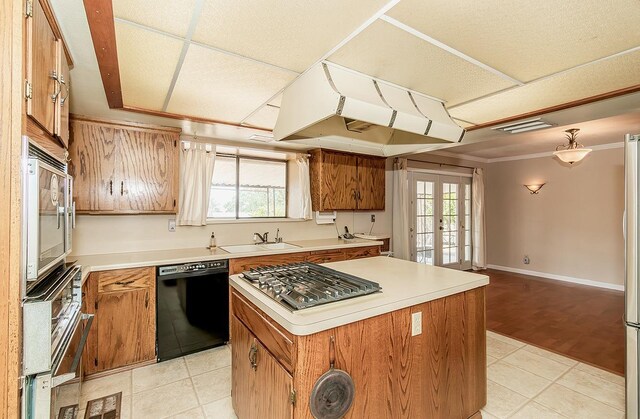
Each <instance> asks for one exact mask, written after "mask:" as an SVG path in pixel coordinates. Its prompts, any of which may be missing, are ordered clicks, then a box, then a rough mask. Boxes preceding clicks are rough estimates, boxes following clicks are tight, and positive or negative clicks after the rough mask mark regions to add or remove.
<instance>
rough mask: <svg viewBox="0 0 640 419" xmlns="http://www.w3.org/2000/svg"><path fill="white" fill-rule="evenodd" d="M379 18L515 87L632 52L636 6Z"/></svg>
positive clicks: (415, 1)
mask: <svg viewBox="0 0 640 419" xmlns="http://www.w3.org/2000/svg"><path fill="white" fill-rule="evenodd" d="M387 15H389V16H391V17H393V18H394V19H397V20H399V21H401V22H402V23H405V24H407V25H409V26H411V27H413V28H415V29H417V30H418V31H420V32H423V33H424V34H426V35H428V36H430V37H432V38H435V39H437V40H438V41H440V42H443V43H445V44H447V45H449V46H450V47H453V48H455V49H457V50H459V51H461V52H464V53H465V54H467V55H469V56H471V57H473V58H475V59H477V60H480V61H481V62H483V63H485V64H487V65H490V66H492V67H494V68H496V69H498V70H500V71H502V72H504V73H506V74H508V75H510V76H512V77H515V78H516V79H519V80H521V81H530V80H532V79H535V78H538V77H541V76H544V75H548V74H552V73H555V72H558V71H561V70H566V69H568V68H571V67H574V66H576V65H580V64H584V63H586V62H590V61H593V60H596V59H598V58H602V57H605V56H609V55H612V54H615V53H617V52H620V51H624V50H627V49H630V48H633V47H636V46H638V45H640V25H638V22H639V21H640V2H638V1H637V0H616V1H602V0H562V1H557V0H539V1H531V0H512V1H504V0H482V1H478V0H456V1H424V0H402V1H401V2H400V3H399V4H398V5H397V6H395V7H394V8H393V9H391V10H390V11H389V12H388V13H387Z"/></svg>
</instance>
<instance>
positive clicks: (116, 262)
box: [69, 238, 383, 275]
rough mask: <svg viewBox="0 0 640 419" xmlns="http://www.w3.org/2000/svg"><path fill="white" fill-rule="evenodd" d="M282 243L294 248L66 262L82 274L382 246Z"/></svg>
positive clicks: (152, 254)
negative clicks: (71, 263) (72, 264)
mask: <svg viewBox="0 0 640 419" xmlns="http://www.w3.org/2000/svg"><path fill="white" fill-rule="evenodd" d="M286 243H289V244H293V245H296V246H298V248H295V249H286V250H265V251H260V252H246V253H228V252H225V251H224V250H222V249H221V248H220V246H218V247H217V248H215V249H213V250H209V249H207V248H205V247H202V248H195V249H171V250H157V251H147V252H127V253H109V254H103V255H87V256H71V257H69V261H70V262H73V261H75V262H77V263H78V264H80V265H82V266H83V275H88V274H89V272H95V271H109V270H113V269H124V268H141V267H145V266H159V265H170V264H176V263H190V262H201V261H202V262H205V261H209V260H219V259H234V258H242V257H250V256H269V255H277V254H285V253H299V252H313V251H318V250H330V249H342V248H349V247H365V246H376V245H382V244H383V243H382V242H379V241H371V240H362V239H354V240H342V239H337V238H336V239H317V240H297V241H287V242H286Z"/></svg>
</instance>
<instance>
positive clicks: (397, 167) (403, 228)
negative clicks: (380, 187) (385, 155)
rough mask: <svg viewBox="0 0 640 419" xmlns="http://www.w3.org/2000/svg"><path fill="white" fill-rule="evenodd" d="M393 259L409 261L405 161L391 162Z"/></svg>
mask: <svg viewBox="0 0 640 419" xmlns="http://www.w3.org/2000/svg"><path fill="white" fill-rule="evenodd" d="M392 239H393V240H392V244H393V257H395V258H398V259H406V260H409V259H410V257H411V254H410V251H409V174H408V172H407V159H402V158H396V159H395V160H394V161H393V235H392Z"/></svg>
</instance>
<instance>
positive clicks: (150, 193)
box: [117, 129, 179, 212]
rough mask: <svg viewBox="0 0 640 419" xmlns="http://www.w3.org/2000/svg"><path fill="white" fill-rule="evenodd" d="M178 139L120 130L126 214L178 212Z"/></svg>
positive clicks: (120, 191) (121, 194)
mask: <svg viewBox="0 0 640 419" xmlns="http://www.w3.org/2000/svg"><path fill="white" fill-rule="evenodd" d="M177 141H178V136H177V135H175V134H168V133H160V132H151V131H139V130H134V129H130V130H118V160H119V164H118V172H119V177H120V178H119V179H118V185H117V187H118V190H117V192H118V194H119V208H118V209H119V210H120V211H122V212H176V210H177V193H176V191H177V175H178V167H179V163H178V148H177Z"/></svg>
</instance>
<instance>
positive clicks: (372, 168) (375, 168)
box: [357, 156, 385, 210]
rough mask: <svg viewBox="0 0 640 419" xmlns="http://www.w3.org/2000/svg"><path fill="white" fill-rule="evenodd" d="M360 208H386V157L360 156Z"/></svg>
mask: <svg viewBox="0 0 640 419" xmlns="http://www.w3.org/2000/svg"><path fill="white" fill-rule="evenodd" d="M357 160H358V191H359V193H358V209H361V210H384V198H385V196H384V195H385V159H381V158H375V157H362V156H358V158H357Z"/></svg>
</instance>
